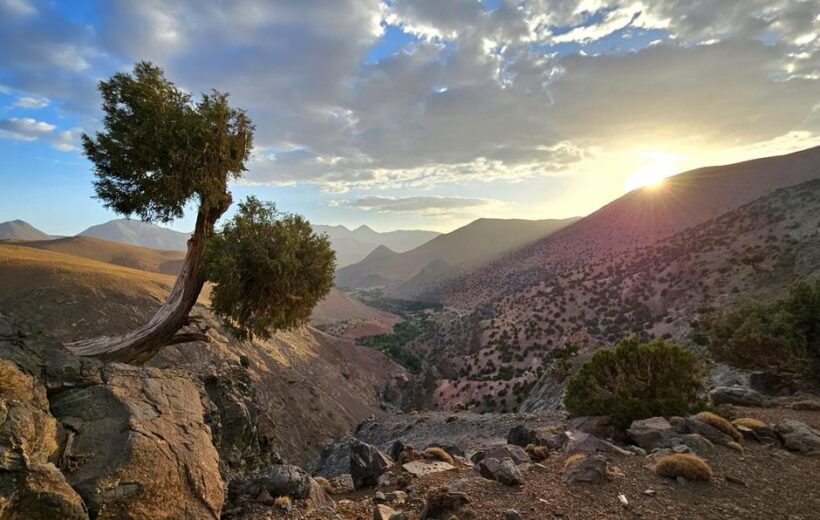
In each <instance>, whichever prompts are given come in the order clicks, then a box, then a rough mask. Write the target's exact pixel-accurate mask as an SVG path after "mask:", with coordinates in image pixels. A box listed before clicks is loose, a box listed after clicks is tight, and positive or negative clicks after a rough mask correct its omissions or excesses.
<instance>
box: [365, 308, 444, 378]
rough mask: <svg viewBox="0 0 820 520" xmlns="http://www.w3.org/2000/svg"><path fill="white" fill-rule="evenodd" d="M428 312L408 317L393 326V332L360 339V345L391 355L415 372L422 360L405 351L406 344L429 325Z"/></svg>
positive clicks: (419, 368) (418, 369)
mask: <svg viewBox="0 0 820 520" xmlns="http://www.w3.org/2000/svg"><path fill="white" fill-rule="evenodd" d="M428 320H429V318H428V316H427V315H426V314H421V315H415V316H410V317H408V318H407V319H406V320H405V321H403V322H401V323H397V324H396V325H395V326H394V327H393V332H392V334H378V335H376V336H365V337H363V338H359V339H358V343H359V345H362V346H363V347H369V348H372V349H374V350H378V351H379V352H381V353H383V354H385V355H387V356H389V357H390V358H392V359H393V360H394V361H396V362H397V363H399V364H401V365H404V366H405V367H406V368H407V369H408V370H410V371H411V372H413V373H418V372H419V371H420V370H421V361H420V360H419V359H418V358H417V357H415V356H413V355H411V354H406V353H405V352H404V346H405V345H407V344H408V343H410V342H411V341H413V340H414V339H416V338H417V337H419V335H421V333H422V332H424V331H425V330H426V328H427V326H428Z"/></svg>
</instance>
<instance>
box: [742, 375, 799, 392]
mask: <svg viewBox="0 0 820 520" xmlns="http://www.w3.org/2000/svg"><path fill="white" fill-rule="evenodd" d="M749 386H750V387H751V388H752V389H753V390H757V391H758V392H760V393H761V394H765V395H776V396H785V395H793V394H794V393H795V392H797V390H798V388H799V386H800V385H799V384H798V383H797V381H796V378H795V376H794V375H792V374H783V373H780V372H752V373H751V374H750V375H749Z"/></svg>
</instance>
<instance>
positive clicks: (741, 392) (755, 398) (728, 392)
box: [709, 386, 765, 406]
mask: <svg viewBox="0 0 820 520" xmlns="http://www.w3.org/2000/svg"><path fill="white" fill-rule="evenodd" d="M709 397H710V398H711V399H712V403H713V404H714V405H715V406H720V405H722V404H732V405H735V406H764V405H765V399H764V398H763V395H762V394H761V393H760V392H758V391H756V390H752V389H751V388H747V387H744V386H719V387H717V388H715V389H713V390H712V391H711V392H709Z"/></svg>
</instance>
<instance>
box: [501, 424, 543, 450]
mask: <svg viewBox="0 0 820 520" xmlns="http://www.w3.org/2000/svg"><path fill="white" fill-rule="evenodd" d="M507 444H511V445H513V446H520V447H521V448H526V447H527V446H528V445H530V444H535V445H537V446H541V438H540V435H539V433H538V431H537V430H534V429H532V428H529V427H527V426H526V425H523V424H519V425H518V426H514V427H513V428H512V429H511V430H510V431H509V433H507Z"/></svg>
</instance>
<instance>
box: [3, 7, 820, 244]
mask: <svg viewBox="0 0 820 520" xmlns="http://www.w3.org/2000/svg"><path fill="white" fill-rule="evenodd" d="M139 60H150V61H152V62H154V63H155V64H157V65H159V66H161V67H162V68H163V69H164V70H165V72H166V75H167V76H168V77H169V78H170V79H171V80H172V81H174V82H175V83H176V84H177V85H178V86H180V87H181V88H183V89H185V90H187V91H190V92H192V93H200V92H208V91H210V90H211V89H217V90H220V91H227V92H230V94H231V100H232V103H233V104H234V105H235V106H238V107H242V108H245V109H247V110H248V113H249V115H250V117H251V118H252V119H253V121H254V123H255V124H256V129H257V130H256V137H255V148H254V150H253V155H252V157H251V159H250V160H249V161H248V164H247V166H248V171H247V172H246V174H245V176H244V177H243V178H241V179H239V180H238V181H236V182H235V183H234V184H232V185H231V191H232V192H233V194H234V200H238V199H240V198H243V197H245V196H247V195H250V194H254V195H257V196H258V197H260V198H263V199H267V200H272V201H274V202H276V204H277V206H278V207H279V208H280V209H282V210H285V211H290V212H297V213H301V214H303V215H305V216H306V217H307V218H308V219H310V220H311V221H312V222H315V223H320V224H344V225H347V226H351V227H352V226H358V225H361V224H367V225H369V226H371V227H372V228H374V229H376V230H379V231H387V230H392V229H411V228H416V229H433V230H437V231H449V230H451V229H454V228H456V227H458V226H461V225H464V224H466V223H468V222H470V221H472V220H474V219H476V218H479V217H497V218H528V219H536V218H539V219H540V218H563V217H569V216H575V215H584V214H588V213H590V212H592V211H594V210H595V209H597V208H599V207H601V206H602V205H604V204H606V203H607V202H609V201H611V200H613V199H615V198H617V197H619V196H620V195H622V194H623V193H625V192H626V191H628V190H630V189H636V188H640V187H641V186H642V185H644V184H647V183H651V182H654V181H656V180H657V179H658V178H661V177H664V176H667V175H671V174H674V173H677V172H681V171H685V170H688V169H693V168H696V167H699V166H707V165H716V164H726V163H731V162H736V161H740V160H745V159H750V158H756V157H763V156H768V155H775V154H781V153H788V152H791V151H796V150H800V149H804V148H808V147H811V146H817V145H820V2H817V1H816V0H769V1H761V0H651V1H649V0H646V1H623V2H610V1H605V0H483V1H478V0H381V1H380V0H334V1H324V0H235V1H232V2H224V1H220V0H175V1H161V0H61V1H58V0H0V221H4V220H12V219H23V220H26V221H28V222H30V223H31V224H33V225H35V226H36V227H38V228H40V229H42V230H43V231H46V232H47V233H52V234H58V235H70V234H75V233H78V232H80V231H82V230H83V229H85V228H86V227H88V226H91V225H94V224H98V223H101V222H103V221H106V220H109V219H112V218H117V215H116V214H114V213H113V212H111V211H109V210H106V209H105V208H104V207H103V206H102V204H101V203H100V202H99V201H98V200H95V199H94V198H93V196H94V189H93V184H92V183H93V174H92V172H91V165H90V163H89V162H88V161H87V160H86V159H85V158H84V157H83V155H82V152H81V150H80V147H79V140H80V136H81V135H82V133H83V132H87V133H93V132H95V131H98V130H100V129H101V123H100V119H101V112H100V98H99V94H98V92H97V90H96V85H97V83H98V82H99V81H101V80H104V79H107V78H108V77H110V76H111V75H112V74H114V73H116V72H118V71H128V70H130V69H131V68H132V67H133V64H134V63H135V62H137V61H139ZM189 213H193V211H189ZM192 222H193V219H192V216H191V215H186V217H185V218H183V219H181V220H179V221H176V222H174V223H172V225H171V226H172V227H174V228H176V229H179V230H189V229H191V228H192V227H193V225H192Z"/></svg>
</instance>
